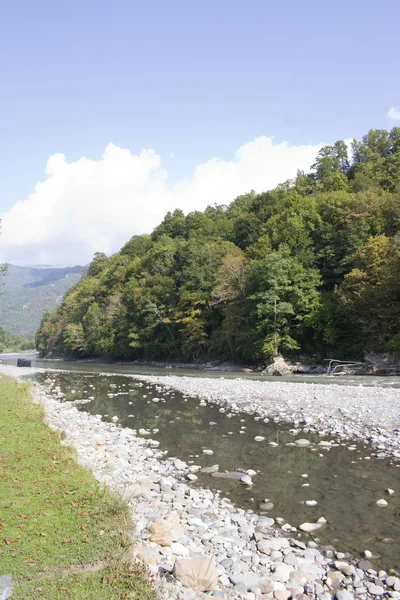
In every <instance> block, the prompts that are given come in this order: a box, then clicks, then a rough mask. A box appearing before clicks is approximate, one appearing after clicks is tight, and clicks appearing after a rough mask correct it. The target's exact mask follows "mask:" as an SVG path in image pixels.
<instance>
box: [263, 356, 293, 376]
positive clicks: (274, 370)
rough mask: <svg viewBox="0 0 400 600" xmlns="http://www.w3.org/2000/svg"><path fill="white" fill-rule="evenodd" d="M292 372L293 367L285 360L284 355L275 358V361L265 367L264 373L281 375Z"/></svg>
mask: <svg viewBox="0 0 400 600" xmlns="http://www.w3.org/2000/svg"><path fill="white" fill-rule="evenodd" d="M292 372H293V367H292V366H291V365H289V364H288V363H287V362H286V361H285V359H284V358H283V356H276V357H275V358H274V362H273V363H272V364H270V365H268V367H266V368H265V369H264V371H263V374H264V375H275V376H278V377H279V376H283V375H290V374H291V373H292Z"/></svg>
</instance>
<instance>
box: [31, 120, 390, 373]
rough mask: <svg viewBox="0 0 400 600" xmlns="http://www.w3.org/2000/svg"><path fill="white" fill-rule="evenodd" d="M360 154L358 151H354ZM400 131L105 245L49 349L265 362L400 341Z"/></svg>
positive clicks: (342, 148) (48, 328)
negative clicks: (114, 249)
mask: <svg viewBox="0 0 400 600" xmlns="http://www.w3.org/2000/svg"><path fill="white" fill-rule="evenodd" d="M350 154H351V156H350ZM399 232H400V128H394V129H392V131H385V130H371V131H370V132H369V133H368V134H366V135H365V136H364V137H363V138H362V139H361V141H357V140H354V142H353V144H352V149H351V152H350V153H349V151H348V147H347V145H346V144H345V143H344V142H343V141H341V140H340V141H338V142H336V143H335V144H333V145H332V146H325V147H324V148H322V149H321V150H320V152H319V154H318V156H317V157H316V160H315V163H314V165H313V166H312V167H311V172H310V173H304V172H300V171H299V172H298V173H297V176H296V178H295V179H294V180H293V181H286V182H284V183H282V184H281V185H279V186H278V187H277V188H276V189H274V190H269V191H267V192H263V193H261V194H256V193H255V192H254V191H251V192H249V193H248V194H244V195H242V196H239V197H238V198H236V199H235V200H233V202H232V203H231V204H230V205H229V206H209V207H207V208H206V209H205V210H204V211H203V212H199V211H195V212H192V213H189V214H188V215H185V214H184V213H183V212H182V210H175V211H174V212H172V213H168V214H167V215H166V216H165V218H164V220H163V221H162V223H160V224H159V225H158V227H156V228H155V230H154V231H153V232H152V234H151V235H143V236H134V237H133V238H132V239H131V240H130V241H129V242H128V243H127V244H125V246H124V247H123V248H122V250H121V252H119V253H117V254H115V255H113V256H111V257H107V256H105V255H104V254H96V255H95V257H94V260H93V262H92V263H91V265H90V266H89V269H88V271H87V273H86V274H85V276H84V277H83V279H82V280H81V281H80V282H79V283H78V284H77V285H76V286H74V287H73V288H71V289H70V290H69V291H68V292H67V293H66V295H65V298H64V300H63V302H62V303H61V305H60V306H58V307H56V308H55V309H54V310H53V311H51V312H48V313H46V314H45V316H44V317H43V320H42V323H41V326H40V328H39V331H38V333H37V338H36V341H37V347H38V349H39V350H40V351H41V352H42V353H43V354H47V355H49V354H64V355H71V356H81V357H84V356H100V355H102V356H108V357H111V358H129V359H136V358H141V359H143V358H144V359H165V358H168V359H174V358H176V359H182V358H184V359H187V360H206V359H212V358H218V359H222V360H223V359H230V360H234V361H244V362H250V363H251V362H263V361H265V360H266V359H268V358H269V357H270V356H271V355H274V354H277V353H280V352H285V353H289V354H298V353H302V352H303V353H313V354H315V353H318V354H319V355H322V356H324V355H326V354H328V353H331V352H334V353H335V355H336V356H342V357H346V356H349V357H356V356H361V355H362V354H363V353H364V352H366V351H369V350H372V349H375V350H381V351H399V350H400V333H399V332H400V280H399V279H398V277H397V273H398V272H399V267H400V264H399V260H400V259H399V255H400V233H399Z"/></svg>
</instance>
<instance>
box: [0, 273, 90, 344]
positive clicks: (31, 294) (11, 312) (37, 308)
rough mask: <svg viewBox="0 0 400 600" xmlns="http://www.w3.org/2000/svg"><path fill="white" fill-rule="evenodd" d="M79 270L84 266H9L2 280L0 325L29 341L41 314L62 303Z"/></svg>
mask: <svg viewBox="0 0 400 600" xmlns="http://www.w3.org/2000/svg"><path fill="white" fill-rule="evenodd" d="M0 271H1V267H0ZM82 271H83V267H67V268H42V269H39V268H33V267H17V266H15V265H8V268H7V271H6V273H5V274H4V277H2V278H1V279H2V283H3V285H2V286H1V292H3V293H2V294H0V326H1V327H5V328H6V329H7V330H8V331H10V332H11V333H15V334H18V335H22V336H24V337H27V338H32V337H33V336H34V334H35V331H36V330H37V328H38V327H39V325H40V321H41V319H42V317H43V314H44V312H45V311H46V310H49V309H52V308H54V307H55V306H56V305H57V304H58V303H59V302H61V299H62V297H63V296H64V294H65V293H66V292H67V291H68V289H69V288H70V287H72V286H73V285H75V283H77V282H78V281H79V280H80V278H81V275H82Z"/></svg>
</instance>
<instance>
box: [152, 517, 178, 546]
mask: <svg viewBox="0 0 400 600" xmlns="http://www.w3.org/2000/svg"><path fill="white" fill-rule="evenodd" d="M149 531H150V533H151V536H150V541H151V542H156V543H157V544H160V546H170V545H171V544H172V542H173V541H176V540H179V539H180V538H181V537H182V536H183V535H184V533H185V530H184V529H183V527H182V525H181V524H180V521H179V519H178V517H177V516H175V515H172V516H171V515H169V516H168V518H167V519H157V520H156V521H154V522H153V523H152V524H151V525H150V527H149Z"/></svg>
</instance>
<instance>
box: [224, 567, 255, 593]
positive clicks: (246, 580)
mask: <svg viewBox="0 0 400 600" xmlns="http://www.w3.org/2000/svg"><path fill="white" fill-rule="evenodd" d="M229 579H230V580H231V582H232V583H233V585H238V584H239V583H242V584H243V585H245V586H246V589H245V591H246V592H247V591H248V590H250V589H251V588H252V587H256V586H258V585H259V584H260V581H261V579H262V578H261V576H260V575H258V574H257V573H251V572H250V571H248V572H246V573H237V574H234V575H230V577H229Z"/></svg>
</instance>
